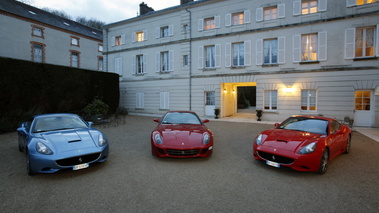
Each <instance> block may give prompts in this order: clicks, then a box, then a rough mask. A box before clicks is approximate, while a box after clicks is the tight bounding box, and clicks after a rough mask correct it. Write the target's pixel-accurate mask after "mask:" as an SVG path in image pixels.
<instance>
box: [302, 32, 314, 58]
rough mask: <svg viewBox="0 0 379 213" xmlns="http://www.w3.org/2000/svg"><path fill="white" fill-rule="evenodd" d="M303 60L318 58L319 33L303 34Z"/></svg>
mask: <svg viewBox="0 0 379 213" xmlns="http://www.w3.org/2000/svg"><path fill="white" fill-rule="evenodd" d="M301 60H302V61H316V60H317V34H306V35H302V36H301Z"/></svg>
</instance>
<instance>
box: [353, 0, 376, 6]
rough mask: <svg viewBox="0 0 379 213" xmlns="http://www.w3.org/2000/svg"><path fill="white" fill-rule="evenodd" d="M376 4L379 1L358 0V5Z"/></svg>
mask: <svg viewBox="0 0 379 213" xmlns="http://www.w3.org/2000/svg"><path fill="white" fill-rule="evenodd" d="M375 2H377V0H356V5H362V4H371V3H375Z"/></svg>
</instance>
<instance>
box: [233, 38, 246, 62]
mask: <svg viewBox="0 0 379 213" xmlns="http://www.w3.org/2000/svg"><path fill="white" fill-rule="evenodd" d="M244 65H245V45H244V43H236V44H233V66H244Z"/></svg>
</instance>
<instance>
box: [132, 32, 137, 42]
mask: <svg viewBox="0 0 379 213" xmlns="http://www.w3.org/2000/svg"><path fill="white" fill-rule="evenodd" d="M132 42H133V43H134V42H136V33H135V32H133V33H132Z"/></svg>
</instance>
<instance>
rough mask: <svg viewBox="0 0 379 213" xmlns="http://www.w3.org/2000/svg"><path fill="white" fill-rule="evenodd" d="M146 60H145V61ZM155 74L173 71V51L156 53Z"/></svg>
mask: <svg viewBox="0 0 379 213" xmlns="http://www.w3.org/2000/svg"><path fill="white" fill-rule="evenodd" d="M145 60H146V59H145ZM155 65H156V66H155V71H156V72H170V71H173V70H174V51H172V50H170V51H163V52H157V53H156V59H155Z"/></svg>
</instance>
